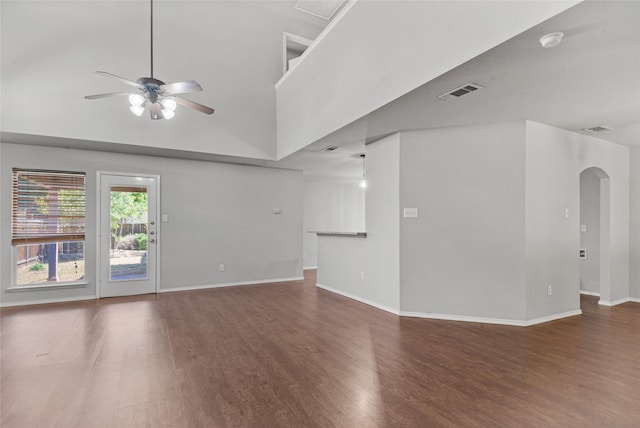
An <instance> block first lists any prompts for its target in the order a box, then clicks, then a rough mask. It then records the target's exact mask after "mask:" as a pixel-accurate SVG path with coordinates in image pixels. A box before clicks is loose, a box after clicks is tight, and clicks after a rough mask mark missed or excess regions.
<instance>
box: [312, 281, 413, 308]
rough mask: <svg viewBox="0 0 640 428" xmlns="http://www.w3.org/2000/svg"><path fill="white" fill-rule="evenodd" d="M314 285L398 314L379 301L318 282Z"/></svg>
mask: <svg viewBox="0 0 640 428" xmlns="http://www.w3.org/2000/svg"><path fill="white" fill-rule="evenodd" d="M316 287H318V288H322V289H323V290H327V291H330V292H331V293H335V294H339V295H341V296H343V297H347V298H349V299H352V300H355V301H357V302H360V303H364V304H365V305H369V306H373V307H374V308H376V309H380V310H383V311H386V312H390V313H392V314H394V315H400V312H399V311H398V309H394V308H392V307H389V306H385V305H381V304H380V303H377V302H374V301H372V300H369V299H364V298H362V297H359V296H356V295H354V294H351V293H347V292H345V291H342V290H337V289H335V288H332V287H328V286H326V285H322V284H320V283H316Z"/></svg>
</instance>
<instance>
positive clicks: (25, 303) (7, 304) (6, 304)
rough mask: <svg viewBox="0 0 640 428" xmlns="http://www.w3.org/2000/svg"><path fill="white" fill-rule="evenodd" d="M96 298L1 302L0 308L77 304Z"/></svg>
mask: <svg viewBox="0 0 640 428" xmlns="http://www.w3.org/2000/svg"><path fill="white" fill-rule="evenodd" d="M96 299H97V297H96V296H84V297H59V298H56V299H43V300H26V301H20V302H2V303H0V307H2V308H8V307H11V306H30V305H44V304H47V303H66V302H79V301H83V300H96Z"/></svg>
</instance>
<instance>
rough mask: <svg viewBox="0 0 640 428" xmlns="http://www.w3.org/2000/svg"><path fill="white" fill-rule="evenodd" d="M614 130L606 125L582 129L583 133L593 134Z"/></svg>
mask: <svg viewBox="0 0 640 428" xmlns="http://www.w3.org/2000/svg"><path fill="white" fill-rule="evenodd" d="M612 129H613V128H610V127H608V126H604V125H599V126H594V127H592V128H582V130H583V131H587V132H591V133H592V134H596V133H598V132H605V131H611V130H612Z"/></svg>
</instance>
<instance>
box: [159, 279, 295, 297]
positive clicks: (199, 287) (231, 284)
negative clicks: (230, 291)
mask: <svg viewBox="0 0 640 428" xmlns="http://www.w3.org/2000/svg"><path fill="white" fill-rule="evenodd" d="M302 280H304V277H293V278H275V279H264V280H261V281H242V282H227V283H223V284H205V285H190V286H187V287H174V288H165V289H160V290H159V291H158V293H173V292H174V291H192V290H206V289H209V288H221V287H236V286H240V285H257V284H272V283H274V282H291V281H302Z"/></svg>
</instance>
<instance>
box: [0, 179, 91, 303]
mask: <svg viewBox="0 0 640 428" xmlns="http://www.w3.org/2000/svg"><path fill="white" fill-rule="evenodd" d="M20 173H23V174H24V175H29V174H32V175H42V176H43V177H47V175H48V174H50V175H51V176H55V175H59V176H60V177H62V176H63V175H67V176H69V175H72V176H77V177H78V178H80V177H82V186H81V187H82V188H81V190H82V193H81V196H82V199H83V201H82V203H81V204H78V206H79V207H80V208H81V211H82V216H81V217H80V221H79V223H78V224H74V229H79V230H76V231H74V232H73V233H60V232H58V231H56V232H55V233H53V234H51V233H48V232H46V231H45V233H40V235H41V236H38V234H37V233H34V234H32V235H33V236H31V237H29V236H28V235H29V233H28V232H27V233H22V234H18V235H19V237H18V238H16V217H17V212H18V208H17V205H18V195H19V194H18V193H17V192H18V186H17V177H18V176H19V175H20ZM86 177H87V174H86V172H80V171H58V170H43V169H33V168H12V175H11V182H12V189H11V233H10V236H11V239H10V245H11V282H10V284H9V287H8V288H7V289H6V290H7V291H9V292H14V291H34V290H45V289H46V290H49V289H60V288H77V287H86V286H87V285H88V281H87V280H86V269H85V271H84V275H83V278H82V279H79V280H73V281H55V282H53V281H52V282H38V283H33V284H28V283H27V284H18V265H17V263H18V247H19V246H22V245H42V244H52V243H56V244H62V243H64V242H82V243H83V253H82V255H83V258H82V260H83V261H84V262H85V267H86V244H87V240H86V222H87V181H86ZM49 178H50V177H49ZM51 181H55V178H53V179H52V180H51ZM71 190H75V189H73V188H71ZM56 201H57V199H56ZM29 202H31V201H29ZM31 206H33V205H31ZM57 208H59V206H58V205H57V203H56V209H57ZM75 214H76V213H75V212H74V215H75ZM63 217H64V216H63ZM75 217H76V218H78V217H77V216H75ZM59 218H60V216H57V217H56V219H59ZM50 219H51V217H49V216H48V214H47V215H44V216H42V217H41V218H39V220H40V221H43V220H44V222H45V224H46V223H47V220H50ZM56 223H57V221H56ZM56 238H58V239H56ZM56 257H57V258H58V257H59V253H58V255H56Z"/></svg>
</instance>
